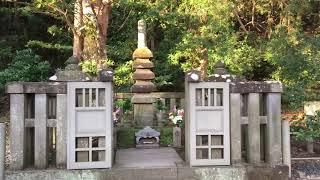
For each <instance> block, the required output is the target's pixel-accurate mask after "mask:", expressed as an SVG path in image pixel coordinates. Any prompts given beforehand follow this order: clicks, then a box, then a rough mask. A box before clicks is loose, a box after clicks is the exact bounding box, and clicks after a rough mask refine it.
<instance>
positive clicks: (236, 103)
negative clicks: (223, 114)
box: [230, 93, 241, 164]
mask: <svg viewBox="0 0 320 180" xmlns="http://www.w3.org/2000/svg"><path fill="white" fill-rule="evenodd" d="M230 128H231V129H230V132H231V137H230V139H231V162H232V163H233V164H236V163H240V162H241V95H240V93H231V94H230Z"/></svg>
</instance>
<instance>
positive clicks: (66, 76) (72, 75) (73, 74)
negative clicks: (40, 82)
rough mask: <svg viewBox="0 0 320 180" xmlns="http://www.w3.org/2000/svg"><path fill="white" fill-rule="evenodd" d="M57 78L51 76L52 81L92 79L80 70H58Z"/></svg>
mask: <svg viewBox="0 0 320 180" xmlns="http://www.w3.org/2000/svg"><path fill="white" fill-rule="evenodd" d="M55 76H56V78H50V80H52V81H58V82H61V81H62V82H69V81H90V78H89V76H88V75H87V74H86V73H84V72H82V71H79V70H66V69H65V70H58V71H57V72H56V75H55Z"/></svg>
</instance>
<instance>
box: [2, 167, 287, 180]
mask: <svg viewBox="0 0 320 180" xmlns="http://www.w3.org/2000/svg"><path fill="white" fill-rule="evenodd" d="M43 179H59V180H78V179H83V180H92V179H95V180H105V179H108V180H200V179H201V180H209V179H212V180H260V179H263V180H287V179H288V168H287V167H286V166H277V167H273V168H272V167H267V166H261V167H257V166H227V167H198V168H190V167H187V166H177V167H158V168H148V167H144V168H113V169H93V170H57V169H51V170H41V171H37V170H26V171H6V180H43Z"/></svg>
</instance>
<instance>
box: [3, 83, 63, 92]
mask: <svg viewBox="0 0 320 180" xmlns="http://www.w3.org/2000/svg"><path fill="white" fill-rule="evenodd" d="M6 93H8V94H23V93H32V94H66V93H67V83H65V82H10V83H8V84H7V85H6Z"/></svg>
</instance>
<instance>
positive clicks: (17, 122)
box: [10, 94, 26, 170]
mask: <svg viewBox="0 0 320 180" xmlns="http://www.w3.org/2000/svg"><path fill="white" fill-rule="evenodd" d="M25 99H26V98H25V95H24V94H10V131H11V132H10V133H11V134H10V152H11V163H10V167H11V169H12V170H20V169H23V166H24V156H25V150H24V147H23V146H24V142H25V141H24V140H25V139H24V133H25V131H24V130H25V128H24V123H25V122H24V120H25V117H24V115H25Z"/></svg>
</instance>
